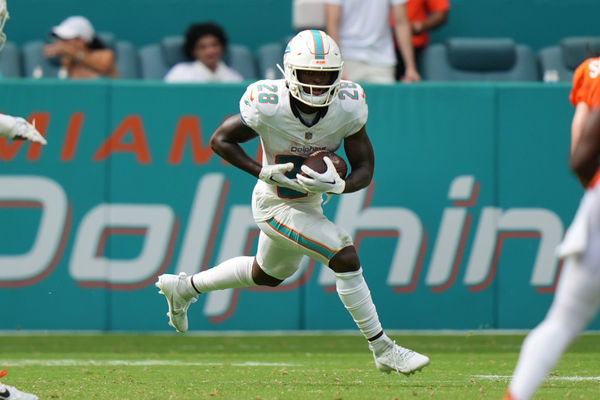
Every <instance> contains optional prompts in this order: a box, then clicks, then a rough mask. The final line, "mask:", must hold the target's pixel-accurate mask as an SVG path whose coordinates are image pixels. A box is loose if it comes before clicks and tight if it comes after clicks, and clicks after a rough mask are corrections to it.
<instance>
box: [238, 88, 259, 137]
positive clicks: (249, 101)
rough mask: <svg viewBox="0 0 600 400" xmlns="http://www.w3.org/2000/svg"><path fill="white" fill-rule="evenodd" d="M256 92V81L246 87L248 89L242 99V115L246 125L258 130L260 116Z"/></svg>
mask: <svg viewBox="0 0 600 400" xmlns="http://www.w3.org/2000/svg"><path fill="white" fill-rule="evenodd" d="M254 92H256V84H255V83H253V84H251V85H250V86H248V87H247V88H246V91H245V92H244V94H243V95H242V98H241V99H240V115H241V117H242V122H243V123H244V125H246V126H248V127H250V128H252V129H254V130H256V129H257V128H258V127H259V123H260V117H259V115H258V110H257V103H256V98H255V97H254Z"/></svg>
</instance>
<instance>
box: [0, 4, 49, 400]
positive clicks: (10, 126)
mask: <svg viewBox="0 0 600 400" xmlns="http://www.w3.org/2000/svg"><path fill="white" fill-rule="evenodd" d="M8 18H9V15H8V8H7V6H6V0H0V51H2V48H3V47H4V43H6V34H5V33H4V24H5V23H6V21H7V20H8ZM0 137H4V138H9V139H20V140H30V141H32V142H37V143H41V144H44V145H45V144H46V139H44V137H43V136H42V135H41V134H40V133H39V132H38V131H37V129H35V126H33V125H31V124H30V123H29V122H27V121H25V120H24V119H23V118H20V117H11V116H10V115H4V114H0ZM5 375H6V370H5V369H3V370H2V371H0V378H1V377H3V376H5ZM0 398H2V399H6V400H38V397H37V396H36V395H34V394H30V393H25V392H22V391H20V390H18V389H17V388H15V387H14V386H10V385H5V384H4V383H2V382H0Z"/></svg>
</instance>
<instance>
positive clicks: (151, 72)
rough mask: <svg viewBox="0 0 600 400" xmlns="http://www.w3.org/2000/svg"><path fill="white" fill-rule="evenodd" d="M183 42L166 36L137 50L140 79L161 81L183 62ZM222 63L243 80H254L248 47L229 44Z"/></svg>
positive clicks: (254, 69) (179, 38) (254, 71)
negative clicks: (238, 74) (172, 68)
mask: <svg viewBox="0 0 600 400" xmlns="http://www.w3.org/2000/svg"><path fill="white" fill-rule="evenodd" d="M183 40H184V39H183V36H168V37H165V38H163V39H162V40H161V41H160V42H159V43H156V44H151V45H148V46H144V47H142V48H141V49H140V50H139V58H140V63H141V76H142V78H144V79H161V80H162V79H163V78H164V76H165V75H166V74H167V72H168V71H169V69H170V68H171V67H172V66H173V65H175V64H177V63H178V62H182V61H185V60H186V56H185V54H184V52H183ZM223 61H224V62H225V64H227V65H228V66H230V67H231V68H233V69H235V70H236V71H237V72H239V73H240V74H241V75H242V76H243V77H244V79H255V78H256V66H255V64H254V57H253V55H252V52H251V51H250V49H249V48H248V47H246V46H243V45H239V44H229V45H228V47H227V50H226V52H225V54H224V55H223Z"/></svg>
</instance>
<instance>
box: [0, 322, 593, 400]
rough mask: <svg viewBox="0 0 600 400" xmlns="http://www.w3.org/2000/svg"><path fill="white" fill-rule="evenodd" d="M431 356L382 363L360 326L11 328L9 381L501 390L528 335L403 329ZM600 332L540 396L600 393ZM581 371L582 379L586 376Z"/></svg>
mask: <svg viewBox="0 0 600 400" xmlns="http://www.w3.org/2000/svg"><path fill="white" fill-rule="evenodd" d="M393 337H394V338H395V339H396V340H397V341H398V343H400V344H402V345H404V346H407V347H410V348H412V349H414V350H417V351H419V352H422V353H424V354H427V355H428V356H429V357H430V358H431V365H430V366H429V367H427V368H425V369H424V370H423V371H422V372H420V373H418V374H416V375H412V376H410V377H405V376H403V375H397V374H390V375H387V374H382V373H380V372H379V371H377V370H376V368H375V366H374V363H373V360H372V356H371V354H370V352H369V350H368V348H367V345H366V343H365V341H364V339H363V338H362V337H361V336H358V335H334V334H331V335H306V336H295V335H269V336H254V335H248V336H245V335H239V336H231V335H228V336H205V335H145V334H140V335H133V334H131V335H70V336H62V335H31V336H28V335H17V336H12V335H4V336H0V366H1V365H6V366H7V367H8V370H9V374H8V376H6V377H4V378H2V381H3V382H4V383H6V384H9V385H14V386H16V387H17V388H19V389H21V390H24V391H27V392H32V393H35V394H37V395H38V396H39V397H40V399H85V400H87V399H135V400H138V399H161V400H164V399H182V400H183V399H236V400H238V399H265V400H266V399H294V400H296V399H332V400H333V399H361V400H364V399H419V398H420V399H425V398H437V399H444V400H446V399H448V400H452V399H460V400H469V399H501V398H502V395H503V394H504V392H505V390H506V386H507V384H508V381H509V376H510V374H511V373H512V371H513V369H514V366H515V363H516V360H517V357H518V352H519V349H520V346H521V343H522V341H523V336H522V335H490V334H467V333H465V334H462V335H461V334H458V335H442V334H440V335H393ZM599 338H600V337H599V336H597V335H584V336H583V337H581V338H580V339H579V340H578V341H577V342H576V343H575V344H574V345H573V346H572V347H571V348H570V349H569V351H568V352H567V353H566V354H565V355H564V356H563V358H562V359H561V361H560V363H559V364H558V365H557V367H556V368H555V369H554V370H553V372H552V374H551V376H550V379H549V380H547V381H546V382H545V383H544V385H543V386H542V387H541V389H540V390H539V392H538V394H537V396H536V397H535V398H536V399H565V398H570V399H597V398H598V396H599V394H598V393H599V392H600V378H598V376H600V340H598V339H599ZM576 377H578V378H576Z"/></svg>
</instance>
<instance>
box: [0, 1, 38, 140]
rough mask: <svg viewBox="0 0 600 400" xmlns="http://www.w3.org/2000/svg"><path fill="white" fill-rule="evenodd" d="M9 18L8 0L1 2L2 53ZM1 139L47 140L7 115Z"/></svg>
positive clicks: (1, 123)
mask: <svg viewBox="0 0 600 400" xmlns="http://www.w3.org/2000/svg"><path fill="white" fill-rule="evenodd" d="M9 17H10V16H9V14H8V8H7V6H6V0H0V51H2V48H3V47H4V44H5V43H6V34H5V33H4V31H3V30H4V24H5V23H6V21H7V20H8V18H9ZM0 137H3V138H8V139H16V140H30V141H32V142H36V143H41V144H44V145H45V144H46V139H44V137H43V136H42V135H41V134H40V133H39V132H38V131H37V129H35V126H34V125H32V124H30V123H29V122H27V121H26V120H24V119H23V118H21V117H12V116H10V115H5V114H0Z"/></svg>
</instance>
